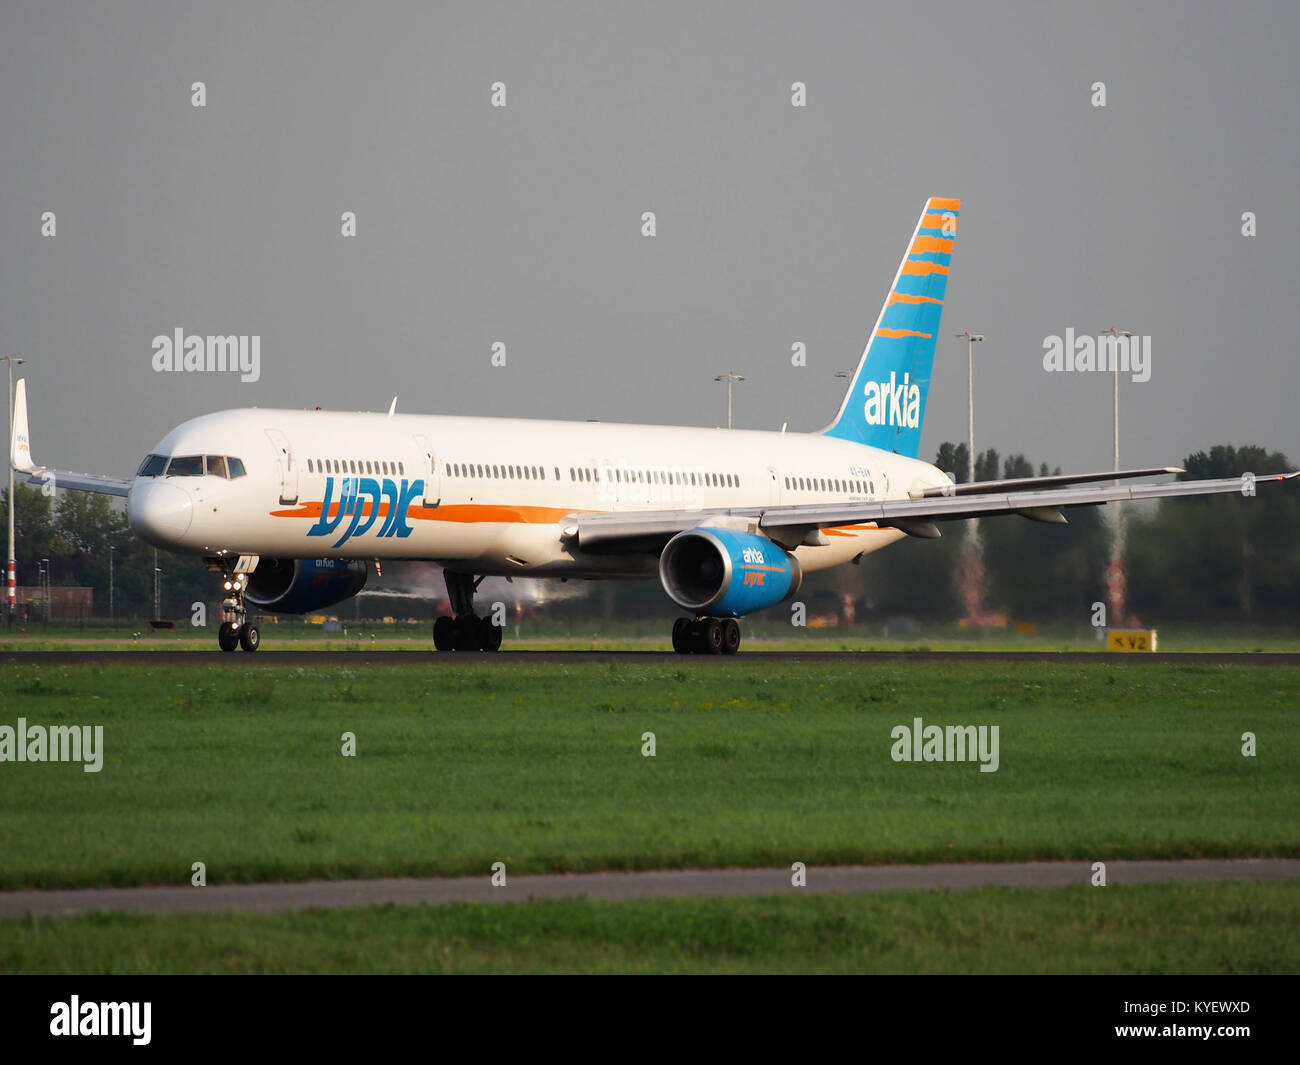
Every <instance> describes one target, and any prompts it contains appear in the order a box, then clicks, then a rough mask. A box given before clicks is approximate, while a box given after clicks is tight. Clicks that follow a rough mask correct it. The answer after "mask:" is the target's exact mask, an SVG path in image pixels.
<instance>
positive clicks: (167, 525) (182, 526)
mask: <svg viewBox="0 0 1300 1065" xmlns="http://www.w3.org/2000/svg"><path fill="white" fill-rule="evenodd" d="M126 513H127V518H128V519H129V520H130V522H131V529H132V530H133V531H134V532H135V534H136V535H137V536H138V537H140V539H141V540H144V541H146V542H147V543H151V544H156V545H157V546H159V547H166V546H167V545H169V544H172V543H175V542H176V541H177V540H179V539H180V538H181V537H182V536H184V535H185V533H186V532H188V531H189V527H190V522H191V521H192V520H193V518H194V501H193V500H192V499H191V498H190V494H189V493H188V492H187V491H185V489H183V488H179V487H177V486H176V485H174V484H168V483H166V482H165V481H157V480H137V481H136V482H135V484H134V485H132V487H131V494H130V496H129V497H128V498H127V501H126Z"/></svg>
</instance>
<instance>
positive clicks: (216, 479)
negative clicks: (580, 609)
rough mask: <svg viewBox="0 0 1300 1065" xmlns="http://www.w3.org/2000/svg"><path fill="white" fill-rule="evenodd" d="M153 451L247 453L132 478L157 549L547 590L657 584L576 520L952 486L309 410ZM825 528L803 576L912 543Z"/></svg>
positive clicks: (541, 428)
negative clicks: (186, 472)
mask: <svg viewBox="0 0 1300 1065" xmlns="http://www.w3.org/2000/svg"><path fill="white" fill-rule="evenodd" d="M151 454H156V455H160V456H164V457H166V458H168V459H170V458H177V457H186V456H205V457H206V456H218V457H222V458H227V459H228V458H237V459H239V460H240V461H241V463H242V465H243V468H244V471H245V472H244V475H243V476H238V477H234V478H233V479H232V478H230V477H228V476H221V475H209V474H207V473H205V474H203V475H198V476H176V475H170V474H167V473H164V474H163V475H162V476H137V478H136V479H135V481H134V482H133V484H132V487H131V492H130V495H129V496H128V499H127V511H128V515H129V516H130V520H131V524H132V526H133V528H134V529H135V530H136V532H137V533H138V534H139V535H140V536H142V537H143V538H144V539H146V540H148V541H150V542H151V543H155V544H158V545H160V546H166V547H169V548H172V549H175V550H180V551H187V552H194V553H202V554H216V553H222V554H227V555H241V554H243V555H260V556H262V557H264V558H367V559H368V558H374V559H427V560H432V561H437V562H440V563H443V564H445V565H447V566H449V567H450V568H453V569H457V570H461V571H464V572H471V573H475V574H506V575H521V576H538V577H545V576H563V577H616V576H625V577H649V576H653V575H654V574H655V573H656V572H657V569H656V560H655V559H654V558H653V557H652V556H650V555H648V554H647V555H624V554H605V553H592V552H585V551H583V550H582V549H581V548H580V547H576V546H574V545H573V543H572V542H571V540H566V538H565V537H564V536H563V535H562V530H563V526H564V518H565V517H566V516H570V515H574V514H578V513H581V512H589V513H590V512H599V513H603V512H627V511H656V510H680V509H686V510H691V509H696V508H699V509H702V510H703V509H708V510H714V509H717V508H765V507H769V506H775V505H791V504H800V503H825V502H833V501H869V500H884V499H899V498H907V496H908V493H909V491H916V490H919V489H921V488H926V487H932V486H937V485H942V484H944V483H946V482H947V480H948V478H947V477H946V476H945V475H944V474H943V473H941V472H940V471H939V470H938V469H936V468H935V467H934V466H931V465H929V464H928V463H925V462H921V461H919V460H917V459H911V458H906V457H904V456H900V455H896V454H892V453H890V452H886V451H881V450H878V449H876V448H871V447H866V446H863V445H860V444H855V443H851V442H849V441H845V440H841V439H837V438H833V437H828V436H822V435H818V434H804V433H777V432H759V431H751V430H728V429H699V428H689V427H677V426H655V425H617V424H605V423H600V422H558V421H531V420H523V419H505V418H461V417H442V416H434V415H428V416H425V415H410V414H393V415H387V414H366V413H348V412H331V411H308V410H300V411H299V410H258V409H253V410H233V411H222V412H220V413H216V414H210V415H205V416H203V417H200V418H195V419H193V420H192V421H188V422H186V423H184V424H183V425H180V426H178V427H177V428H176V429H174V430H173V431H172V432H171V433H169V434H168V435H167V436H166V437H165V438H164V439H163V440H162V441H161V442H160V443H159V444H158V446H157V447H156V448H155V449H154V451H153V452H152V453H151ZM204 468H205V469H206V468H207V467H206V466H205V467H204ZM226 469H227V470H228V469H229V467H228V466H227V467H226ZM421 482H422V483H421ZM327 498H328V500H329V502H328V507H326V500H327ZM702 518H703V515H702ZM354 519H355V520H354ZM824 532H825V533H826V538H827V540H828V541H829V542H828V544H827V545H826V546H820V547H800V548H798V549H797V551H796V554H797V556H798V558H799V562H800V565H801V566H802V568H803V569H804V570H805V571H811V570H819V569H825V568H827V567H830V566H834V565H838V564H840V563H843V562H847V561H849V560H851V559H852V558H854V557H855V556H857V555H859V554H862V553H864V552H870V551H874V550H877V549H878V548H881V547H884V546H885V545H886V544H889V543H893V542H894V541H896V540H898V539H900V538H901V537H902V536H903V534H902V533H901V532H899V531H897V530H896V529H892V528H877V527H875V525H874V524H861V525H845V526H835V527H831V528H827V529H825V530H824Z"/></svg>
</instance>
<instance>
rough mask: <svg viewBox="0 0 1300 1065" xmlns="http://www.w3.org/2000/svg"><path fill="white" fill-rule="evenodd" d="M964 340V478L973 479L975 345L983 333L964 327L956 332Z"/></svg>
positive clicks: (959, 338)
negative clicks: (965, 434)
mask: <svg viewBox="0 0 1300 1065" xmlns="http://www.w3.org/2000/svg"><path fill="white" fill-rule="evenodd" d="M957 339H958V340H965V341H966V432H967V436H966V448H967V454H966V480H967V482H968V483H969V482H971V481H974V480H975V345H976V344H978V343H980V342H981V341H982V340H983V339H984V334H983V333H972V332H971V331H970V330H969V329H964V330H962V332H960V333H958V334H957Z"/></svg>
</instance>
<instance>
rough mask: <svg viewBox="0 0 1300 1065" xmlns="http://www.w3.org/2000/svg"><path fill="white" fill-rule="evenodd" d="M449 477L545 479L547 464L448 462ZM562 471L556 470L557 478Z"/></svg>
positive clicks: (499, 479)
mask: <svg viewBox="0 0 1300 1065" xmlns="http://www.w3.org/2000/svg"><path fill="white" fill-rule="evenodd" d="M446 469H447V476H448V477H475V478H478V479H480V480H485V481H486V480H489V479H491V480H497V481H545V480H546V479H547V478H546V467H545V466H513V465H509V466H507V465H501V464H499V463H498V464H493V463H487V462H448V463H447V464H446ZM559 478H560V471H559V470H558V469H557V470H556V471H555V479H556V480H559Z"/></svg>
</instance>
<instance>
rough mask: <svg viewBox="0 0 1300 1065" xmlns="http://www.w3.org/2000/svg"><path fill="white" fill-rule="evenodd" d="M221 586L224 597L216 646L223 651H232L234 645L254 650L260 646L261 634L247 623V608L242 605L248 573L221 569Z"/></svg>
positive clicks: (246, 649) (254, 626)
mask: <svg viewBox="0 0 1300 1065" xmlns="http://www.w3.org/2000/svg"><path fill="white" fill-rule="evenodd" d="M221 588H222V590H223V591H224V592H225V593H226V597H225V598H224V599H223V600H222V601H221V628H219V629H218V630H217V646H219V647H220V648H221V649H222V650H223V651H233V650H234V649H235V648H236V647H242V648H243V649H244V650H245V651H250V652H251V651H256V650H257V649H258V648H259V647H261V646H262V634H261V633H260V632H259V631H258V629H257V626H256V625H252V624H249V621H248V610H247V609H246V608H245V606H244V592H245V591H246V590H247V588H248V574H246V573H232V572H231V571H230V570H225V571H223V572H222V577H221Z"/></svg>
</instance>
